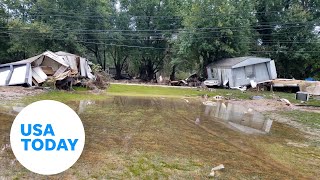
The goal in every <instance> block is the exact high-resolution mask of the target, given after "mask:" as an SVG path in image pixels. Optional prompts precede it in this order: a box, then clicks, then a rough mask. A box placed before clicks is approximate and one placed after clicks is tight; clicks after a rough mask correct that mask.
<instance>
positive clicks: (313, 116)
mask: <svg viewBox="0 0 320 180" xmlns="http://www.w3.org/2000/svg"><path fill="white" fill-rule="evenodd" d="M281 115H284V116H286V117H289V118H290V119H292V120H294V121H297V122H300V123H302V124H305V125H307V126H309V127H312V128H317V129H320V114H319V113H315V112H305V111H298V110H295V111H284V112H281Z"/></svg>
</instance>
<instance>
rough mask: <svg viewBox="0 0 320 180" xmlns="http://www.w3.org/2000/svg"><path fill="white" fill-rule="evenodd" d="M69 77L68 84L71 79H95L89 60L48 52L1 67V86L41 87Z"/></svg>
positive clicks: (62, 53)
mask: <svg viewBox="0 0 320 180" xmlns="http://www.w3.org/2000/svg"><path fill="white" fill-rule="evenodd" d="M68 77H69V81H68V83H70V81H71V80H70V78H73V79H77V78H87V79H95V76H94V75H93V74H92V70H91V68H90V66H89V64H88V60H87V59H85V58H82V57H80V56H77V55H74V54H70V53H66V52H62V51H59V52H56V53H53V52H51V51H46V52H44V53H42V54H40V55H38V56H35V57H31V58H29V59H26V60H22V61H18V62H13V63H8V64H3V65H0V86H10V85H25V86H41V85H42V84H43V83H45V82H46V81H47V80H51V81H52V82H53V84H56V82H57V83H58V84H59V83H61V82H59V81H63V80H65V79H67V78H68ZM63 84H64V81H63V82H62V85H63Z"/></svg>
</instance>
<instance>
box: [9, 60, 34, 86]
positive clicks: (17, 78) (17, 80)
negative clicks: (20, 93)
mask: <svg viewBox="0 0 320 180" xmlns="http://www.w3.org/2000/svg"><path fill="white" fill-rule="evenodd" d="M28 67H30V66H28V65H21V66H15V67H14V70H13V73H12V77H11V79H10V82H9V84H8V85H17V84H24V83H26V78H28V77H26V75H27V72H28V70H29V69H28ZM29 73H30V72H29Z"/></svg>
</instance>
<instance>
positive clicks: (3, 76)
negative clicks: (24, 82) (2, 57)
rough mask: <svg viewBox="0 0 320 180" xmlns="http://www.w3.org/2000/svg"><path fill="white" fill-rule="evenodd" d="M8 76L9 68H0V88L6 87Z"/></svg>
mask: <svg viewBox="0 0 320 180" xmlns="http://www.w3.org/2000/svg"><path fill="white" fill-rule="evenodd" d="M9 74H10V66H7V67H1V68H0V86H5V85H6V80H7V77H8V76H9Z"/></svg>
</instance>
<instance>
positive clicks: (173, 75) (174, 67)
mask: <svg viewBox="0 0 320 180" xmlns="http://www.w3.org/2000/svg"><path fill="white" fill-rule="evenodd" d="M176 69H177V65H173V67H172V72H171V74H170V81H175V80H176Z"/></svg>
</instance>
